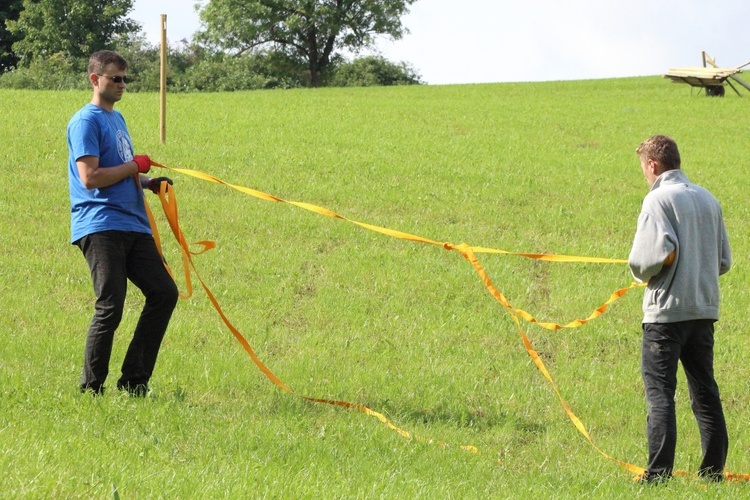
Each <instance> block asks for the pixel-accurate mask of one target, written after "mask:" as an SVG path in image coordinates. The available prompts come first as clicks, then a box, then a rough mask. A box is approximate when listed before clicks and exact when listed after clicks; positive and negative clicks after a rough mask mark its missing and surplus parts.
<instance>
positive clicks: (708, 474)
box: [698, 467, 724, 483]
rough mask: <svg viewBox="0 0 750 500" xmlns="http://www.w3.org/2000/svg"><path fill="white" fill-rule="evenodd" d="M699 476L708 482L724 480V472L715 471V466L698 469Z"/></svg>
mask: <svg viewBox="0 0 750 500" xmlns="http://www.w3.org/2000/svg"><path fill="white" fill-rule="evenodd" d="M698 476H700V477H701V478H703V479H705V480H706V481H708V482H712V483H720V482H722V481H724V473H723V472H715V471H714V470H713V468H710V467H709V468H706V469H703V470H699V471H698Z"/></svg>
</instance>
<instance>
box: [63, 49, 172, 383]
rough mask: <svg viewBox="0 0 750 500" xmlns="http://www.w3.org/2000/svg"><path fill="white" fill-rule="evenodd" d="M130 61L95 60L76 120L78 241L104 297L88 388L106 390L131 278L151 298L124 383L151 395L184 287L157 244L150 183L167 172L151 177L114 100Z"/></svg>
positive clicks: (71, 139) (90, 342) (92, 341)
mask: <svg viewBox="0 0 750 500" xmlns="http://www.w3.org/2000/svg"><path fill="white" fill-rule="evenodd" d="M127 69H128V63H127V62H126V61H125V59H123V58H122V57H121V56H120V55H119V54H117V53H116V52H112V51H106V50H105V51H101V52H96V53H95V54H93V55H92V56H91V58H90V59H89V68H88V73H89V80H90V81H91V84H92V85H93V90H94V93H93V97H92V99H91V103H90V104H87V105H86V106H84V107H83V108H82V109H81V110H79V111H78V112H77V113H76V114H75V115H73V118H71V120H70V122H69V123H68V151H69V159H68V184H69V188H70V212H71V226H70V227H71V241H72V243H73V244H74V245H76V246H78V247H79V248H80V249H81V251H82V252H83V255H84V257H85V258H86V262H87V264H88V266H89V269H90V270H91V278H92V280H93V283H94V293H95V295H96V304H95V308H94V317H93V319H92V320H91V325H90V326H89V330H88V336H87V339H86V349H85V359H84V365H83V375H82V377H81V390H82V391H84V392H85V391H92V392H93V393H94V394H100V393H102V392H103V391H104V381H105V380H106V378H107V375H108V373H109V359H110V355H111V353H112V343H113V340H114V335H115V330H117V327H118V326H119V324H120V320H121V319H122V314H123V309H124V304H125V294H126V291H127V281H128V280H130V281H131V282H132V283H133V284H134V285H135V286H137V287H138V288H139V289H140V290H141V292H143V294H144V296H145V298H146V304H145V306H144V308H143V311H142V312H141V316H140V319H139V320H138V324H137V326H136V328H135V332H134V334H133V339H132V341H131V342H130V346H129V347H128V351H127V354H126V355H125V360H124V361H123V364H122V376H121V377H120V379H119V380H118V382H117V387H118V389H121V390H125V391H128V392H129V393H130V394H132V395H136V396H145V395H146V394H147V392H148V382H149V379H150V378H151V374H152V373H153V369H154V365H155V364H156V357H157V355H158V353H159V347H160V346H161V341H162V339H163V338H164V333H165V332H166V329H167V325H168V324H169V320H170V318H171V316H172V311H173V310H174V308H175V305H176V304H177V299H178V297H179V292H178V290H177V286H176V285H175V283H174V281H173V280H172V277H171V276H170V275H169V273H168V272H167V270H166V268H165V266H164V262H163V261H162V258H161V256H160V255H159V251H158V250H157V248H156V243H155V242H154V238H153V235H152V233H151V227H150V225H149V221H148V216H147V214H146V208H145V204H144V200H143V189H144V188H148V189H151V190H152V191H154V192H158V189H159V186H160V185H161V183H162V182H163V181H166V182H167V183H168V184H172V181H171V180H169V179H167V178H166V177H161V178H156V179H151V178H149V177H147V176H146V175H145V174H147V173H148V171H149V169H150V168H151V160H150V159H149V157H148V156H146V155H136V156H134V155H133V146H132V142H131V140H130V135H129V134H128V129H127V127H126V125H125V120H124V119H123V117H122V115H121V114H120V113H119V112H118V111H115V109H114V105H115V103H116V102H118V101H119V100H120V99H122V94H123V92H124V91H125V85H126V84H127V83H128V80H129V79H128V77H127V76H126V75H125V73H126V71H127Z"/></svg>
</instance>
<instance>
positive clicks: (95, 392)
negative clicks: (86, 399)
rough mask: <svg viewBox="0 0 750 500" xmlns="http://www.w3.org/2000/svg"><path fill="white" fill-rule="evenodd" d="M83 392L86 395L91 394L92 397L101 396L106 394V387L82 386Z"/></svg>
mask: <svg viewBox="0 0 750 500" xmlns="http://www.w3.org/2000/svg"><path fill="white" fill-rule="evenodd" d="M81 392H82V393H84V394H86V393H89V394H91V395H92V396H101V395H102V394H104V386H103V385H82V386H81Z"/></svg>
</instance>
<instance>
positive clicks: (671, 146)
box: [635, 135, 680, 170]
mask: <svg viewBox="0 0 750 500" xmlns="http://www.w3.org/2000/svg"><path fill="white" fill-rule="evenodd" d="M635 152H636V153H637V154H638V156H639V157H640V158H641V160H653V161H655V162H656V163H658V164H659V165H661V168H663V169H664V170H675V169H678V168H680V151H679V150H678V149H677V143H676V142H675V141H674V139H672V138H671V137H668V136H666V135H654V136H651V137H649V138H648V139H646V140H645V141H643V142H642V143H641V145H640V146H638V149H636V150H635Z"/></svg>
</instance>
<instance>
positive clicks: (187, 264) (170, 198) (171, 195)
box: [144, 181, 479, 453]
mask: <svg viewBox="0 0 750 500" xmlns="http://www.w3.org/2000/svg"><path fill="white" fill-rule="evenodd" d="M159 200H160V201H161V204H162V208H163V209H164V214H165V216H166V218H167V221H168V222H169V227H170V228H171V229H172V234H173V235H174V237H175V240H176V241H177V243H178V245H179V247H180V250H181V253H182V262H183V268H184V271H185V281H186V283H187V288H188V292H187V294H184V295H183V294H180V296H181V297H182V298H183V299H187V298H189V297H190V296H191V295H192V285H191V279H190V275H191V269H192V272H194V273H195V276H196V278H197V279H198V281H199V282H200V284H201V286H202V287H203V290H205V292H206V295H208V299H209V300H210V301H211V304H212V305H213V306H214V309H216V312H217V313H218V314H219V317H221V320H222V321H223V322H224V324H225V325H226V327H227V328H228V329H229V331H230V332H232V335H234V337H235V338H236V339H237V341H238V342H239V343H240V344H241V345H242V347H243V348H244V349H245V352H247V354H248V355H249V356H250V359H252V360H253V362H254V363H255V365H256V366H257V367H258V368H259V369H260V371H261V372H262V373H263V374H264V375H265V376H266V378H268V379H269V380H270V381H271V382H273V383H274V384H275V385H276V386H278V387H279V388H281V389H283V390H284V391H286V392H288V393H290V394H296V393H295V392H294V391H293V390H292V389H291V388H290V387H289V386H288V385H286V384H285V383H284V382H283V381H282V380H281V379H280V378H278V377H277V376H276V375H275V374H274V373H273V372H272V371H271V370H270V369H269V368H268V367H267V366H266V365H265V364H263V362H262V361H261V360H260V358H258V356H257V354H256V353H255V350H254V349H253V348H252V346H251V345H250V343H249V342H248V341H247V339H246V338H245V337H244V335H242V333H240V331H239V330H238V329H237V328H236V327H235V326H234V325H233V324H232V322H231V321H229V318H227V316H226V314H224V311H223V310H222V308H221V305H220V304H219V301H218V300H216V296H215V295H214V294H213V292H211V290H210V289H209V288H208V285H206V283H205V282H204V281H203V278H201V277H200V274H199V273H198V269H197V268H196V267H195V263H194V262H193V258H192V256H193V255H199V254H201V253H203V252H205V251H207V250H210V249H212V248H214V247H215V246H216V245H215V244H214V242H212V241H200V242H198V244H200V245H202V246H203V250H201V251H200V252H193V251H191V250H190V248H189V244H188V242H187V239H186V238H185V235H184V234H183V232H182V229H181V228H180V224H179V217H178V213H177V197H176V196H175V192H174V189H173V188H172V187H171V186H170V185H169V184H168V183H167V182H166V181H162V182H161V184H160V186H159ZM144 203H145V205H146V212H147V214H148V218H149V223H150V224H151V230H152V232H153V234H154V240H155V241H156V244H157V248H158V249H159V253H160V254H162V245H161V237H160V235H159V230H158V226H157V225H156V221H155V219H154V216H153V213H152V212H151V208H150V207H149V205H148V202H147V201H146V199H145V197H144ZM162 258H163V254H162ZM164 265H165V267H166V268H167V270H168V271H169V274H170V275H171V276H173V277H174V275H173V274H172V270H171V269H170V268H169V265H167V263H166V261H165V262H164ZM300 397H302V398H303V399H306V400H307V401H311V402H313V403H323V404H329V405H334V406H341V407H343V408H348V409H354V410H358V411H361V412H362V413H364V414H366V415H369V416H371V417H375V418H377V419H378V420H380V421H381V422H383V423H384V424H385V425H386V426H388V428H390V429H392V430H394V431H396V432H398V433H399V434H401V435H402V436H404V437H405V438H414V439H416V440H418V441H422V442H431V440H428V439H425V438H422V437H419V436H412V435H411V434H410V433H409V432H407V431H405V430H403V429H401V428H400V427H397V426H396V425H394V424H393V423H392V422H391V421H390V420H388V418H386V416H385V415H383V414H382V413H379V412H377V411H374V410H372V409H370V408H368V407H366V406H363V405H360V404H356V403H350V402H348V401H339V400H333V399H322V398H313V397H308V396H300ZM437 443H438V444H440V445H441V446H448V445H447V444H446V443H444V442H441V441H438V442H437ZM461 448H462V449H464V450H467V451H471V452H473V453H479V450H477V448H476V447H474V446H471V445H464V446H461Z"/></svg>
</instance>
